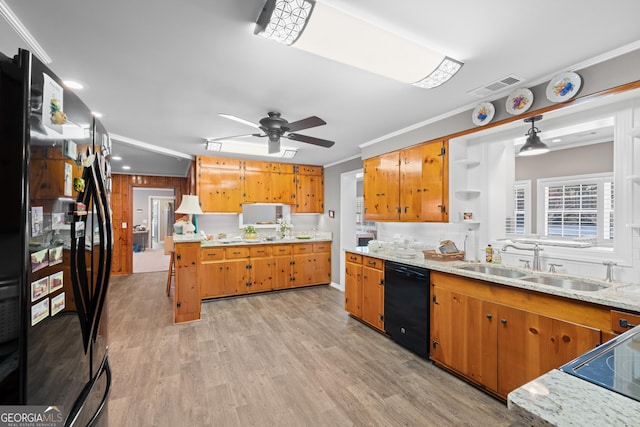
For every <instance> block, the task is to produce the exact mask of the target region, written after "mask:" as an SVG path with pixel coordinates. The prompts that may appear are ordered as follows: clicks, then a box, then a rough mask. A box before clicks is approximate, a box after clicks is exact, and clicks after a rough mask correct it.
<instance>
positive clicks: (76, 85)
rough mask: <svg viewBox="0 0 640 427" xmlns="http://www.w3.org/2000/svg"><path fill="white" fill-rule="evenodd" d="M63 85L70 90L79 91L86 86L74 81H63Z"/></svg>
mask: <svg viewBox="0 0 640 427" xmlns="http://www.w3.org/2000/svg"><path fill="white" fill-rule="evenodd" d="M62 83H64V85H65V86H66V87H68V88H69V89H78V90H80V89H84V86H83V85H82V84H81V83H78V82H76V81H73V80H63V82H62Z"/></svg>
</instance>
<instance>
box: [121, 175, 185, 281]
mask: <svg viewBox="0 0 640 427" xmlns="http://www.w3.org/2000/svg"><path fill="white" fill-rule="evenodd" d="M111 180H112V193H111V209H112V211H113V242H114V244H113V261H112V265H111V274H113V275H123V274H131V273H132V272H133V234H132V224H133V188H134V187H146V188H173V189H174V193H175V196H176V206H180V202H181V201H182V195H183V194H189V192H188V187H189V183H188V180H187V178H180V177H171V176H147V175H121V174H114V175H112V177H111ZM125 222H126V223H127V228H122V223H125Z"/></svg>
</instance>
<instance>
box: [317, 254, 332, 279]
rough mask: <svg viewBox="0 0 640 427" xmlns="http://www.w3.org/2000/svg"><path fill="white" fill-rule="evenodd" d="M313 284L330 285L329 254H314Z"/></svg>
mask: <svg viewBox="0 0 640 427" xmlns="http://www.w3.org/2000/svg"><path fill="white" fill-rule="evenodd" d="M313 283H316V284H320V283H331V252H319V253H315V254H314V265H313Z"/></svg>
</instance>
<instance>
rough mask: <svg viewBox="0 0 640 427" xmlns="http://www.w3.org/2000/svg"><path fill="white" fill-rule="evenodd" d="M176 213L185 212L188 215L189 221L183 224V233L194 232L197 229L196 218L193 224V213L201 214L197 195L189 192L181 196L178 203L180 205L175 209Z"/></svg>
mask: <svg viewBox="0 0 640 427" xmlns="http://www.w3.org/2000/svg"><path fill="white" fill-rule="evenodd" d="M176 213H179V214H187V215H189V223H188V224H185V225H184V228H183V231H184V233H185V234H186V233H195V232H196V231H197V226H196V225H195V224H197V219H196V222H195V224H194V221H193V215H194V214H195V215H198V214H202V213H204V212H202V209H200V202H199V201H198V196H196V195H193V194H190V195H184V196H182V203H180V207H178V209H176Z"/></svg>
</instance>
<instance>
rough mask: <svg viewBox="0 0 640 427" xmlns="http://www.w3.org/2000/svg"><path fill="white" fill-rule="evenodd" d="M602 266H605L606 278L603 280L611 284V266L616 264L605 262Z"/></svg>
mask: <svg viewBox="0 0 640 427" xmlns="http://www.w3.org/2000/svg"><path fill="white" fill-rule="evenodd" d="M602 264H604V265H606V266H607V277H605V279H604V280H606V281H607V282H613V266H614V265H618V264H617V263H615V262H613V261H606V262H603V263H602Z"/></svg>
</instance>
